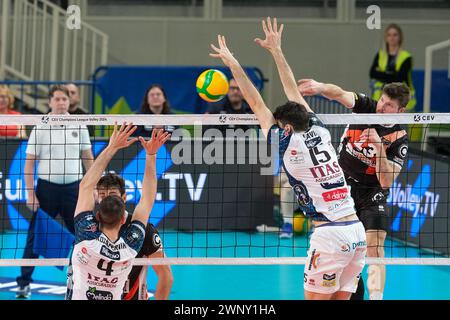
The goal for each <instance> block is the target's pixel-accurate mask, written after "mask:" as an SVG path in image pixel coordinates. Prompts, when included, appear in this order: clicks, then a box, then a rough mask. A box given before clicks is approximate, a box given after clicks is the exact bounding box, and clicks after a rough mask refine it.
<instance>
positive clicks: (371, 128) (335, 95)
mask: <svg viewBox="0 0 450 320" xmlns="http://www.w3.org/2000/svg"><path fill="white" fill-rule="evenodd" d="M298 88H299V90H300V92H301V93H302V94H303V95H317V94H320V95H322V96H324V97H326V98H328V99H331V100H336V101H338V102H339V103H341V104H342V105H344V106H345V107H346V108H349V109H351V110H352V112H354V113H402V112H405V110H406V106H407V105H408V102H409V97H410V94H409V88H408V86H407V85H406V84H404V83H400V82H393V83H389V84H386V85H385V86H384V87H383V90H382V94H381V98H380V100H378V101H376V100H373V99H371V98H369V97H367V96H366V95H364V94H360V93H354V92H350V91H345V90H343V89H342V88H340V87H338V86H336V85H334V84H327V83H321V82H317V81H315V80H312V79H302V80H299V86H298ZM407 152H408V136H407V133H406V131H405V130H404V129H403V128H401V127H400V126H399V125H350V126H347V128H346V129H345V131H344V134H343V135H342V141H341V144H340V152H339V165H340V166H341V167H342V169H343V170H344V173H345V176H346V180H347V183H348V184H349V185H350V186H351V187H352V188H351V190H352V196H353V199H355V205H356V210H357V214H358V217H359V219H360V220H361V221H362V223H363V224H364V228H365V229H366V235H367V256H368V257H380V258H382V257H384V241H385V239H386V234H387V231H388V228H389V216H388V212H387V208H386V199H387V196H388V195H389V188H390V187H391V185H392V183H393V182H394V180H395V179H396V178H397V176H398V174H399V173H400V171H401V169H402V166H403V164H404V161H405V158H406V155H407ZM368 272H369V275H368V279H367V280H368V285H367V287H368V289H369V298H370V299H371V300H382V299H383V292H384V287H385V282H386V266H384V265H370V266H369V267H368ZM363 298H364V283H363V282H362V278H361V279H360V283H359V286H358V291H357V293H356V294H355V295H354V296H352V299H354V300H362V299H363Z"/></svg>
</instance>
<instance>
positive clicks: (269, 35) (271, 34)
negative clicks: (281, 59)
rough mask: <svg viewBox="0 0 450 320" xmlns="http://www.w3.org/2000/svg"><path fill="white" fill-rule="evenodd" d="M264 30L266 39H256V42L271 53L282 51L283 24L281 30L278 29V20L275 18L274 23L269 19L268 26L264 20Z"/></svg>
mask: <svg viewBox="0 0 450 320" xmlns="http://www.w3.org/2000/svg"><path fill="white" fill-rule="evenodd" d="M262 28H263V30H264V34H265V35H266V38H265V39H264V40H262V39H260V38H256V39H255V42H256V43H257V44H259V45H260V46H261V47H263V48H264V49H267V50H269V51H271V52H272V51H275V50H281V34H282V33H283V28H284V25H283V24H282V25H281V26H280V29H278V25H277V18H274V19H273V23H272V21H271V18H270V17H267V24H266V22H265V21H264V20H262Z"/></svg>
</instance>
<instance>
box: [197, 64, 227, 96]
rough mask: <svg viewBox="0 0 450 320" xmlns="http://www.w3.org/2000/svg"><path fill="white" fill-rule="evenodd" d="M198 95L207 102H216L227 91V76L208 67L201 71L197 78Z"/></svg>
mask: <svg viewBox="0 0 450 320" xmlns="http://www.w3.org/2000/svg"><path fill="white" fill-rule="evenodd" d="M196 86H197V92H198V95H199V96H200V97H201V98H202V99H203V100H206V101H208V102H216V101H219V100H220V99H222V98H223V97H225V95H226V94H227V93H228V88H229V84H228V79H227V76H226V75H225V74H224V73H223V72H221V71H219V70H216V69H208V70H206V71H203V72H202V74H201V75H200V76H199V77H198V78H197V83H196Z"/></svg>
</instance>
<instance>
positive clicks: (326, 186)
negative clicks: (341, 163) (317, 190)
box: [320, 177, 344, 190]
mask: <svg viewBox="0 0 450 320" xmlns="http://www.w3.org/2000/svg"><path fill="white" fill-rule="evenodd" d="M320 186H321V187H322V188H324V189H327V190H330V189H335V188H339V187H343V186H344V178H343V177H342V178H340V179H339V180H337V181H334V182H324V183H321V184H320Z"/></svg>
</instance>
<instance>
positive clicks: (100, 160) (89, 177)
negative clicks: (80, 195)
mask: <svg viewBox="0 0 450 320" xmlns="http://www.w3.org/2000/svg"><path fill="white" fill-rule="evenodd" d="M116 152H117V150H114V149H112V148H110V147H109V146H108V147H106V149H105V150H103V151H102V152H101V153H100V155H99V156H98V157H97V159H95V161H94V162H93V164H92V166H91V167H90V168H89V170H87V172H86V174H85V176H84V177H83V180H81V183H80V188H81V187H83V188H92V189H94V188H95V186H96V185H97V182H98V180H100V178H101V177H102V174H103V172H104V171H105V169H106V166H107V165H108V163H109V162H110V161H111V159H112V158H113V157H114V155H115V154H116Z"/></svg>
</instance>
